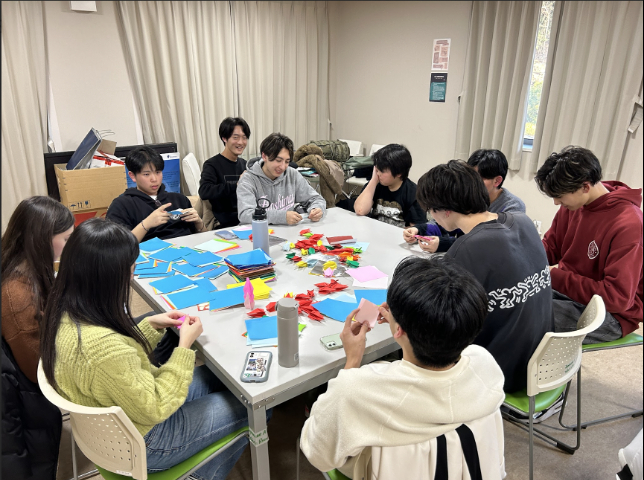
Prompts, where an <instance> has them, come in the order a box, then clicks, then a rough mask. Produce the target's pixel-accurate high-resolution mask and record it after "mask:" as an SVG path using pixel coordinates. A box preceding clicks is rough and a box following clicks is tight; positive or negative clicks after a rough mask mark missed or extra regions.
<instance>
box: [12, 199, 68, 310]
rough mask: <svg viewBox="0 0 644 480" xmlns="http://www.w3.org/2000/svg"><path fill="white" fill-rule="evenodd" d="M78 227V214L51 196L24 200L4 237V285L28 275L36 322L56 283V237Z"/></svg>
mask: <svg viewBox="0 0 644 480" xmlns="http://www.w3.org/2000/svg"><path fill="white" fill-rule="evenodd" d="M73 226H74V215H73V214H72V212H70V211H69V209H68V208H67V207H66V206H65V205H63V204H62V203H60V202H58V201H56V200H54V199H53V198H51V197H45V196H34V197H29V198H26V199H24V200H23V201H22V202H20V203H19V204H18V206H17V207H16V209H15V210H14V211H13V214H11V218H10V219H9V223H8V225H7V229H6V230H5V232H4V234H3V235H2V283H3V284H4V283H5V282H7V281H9V280H11V279H12V278H16V277H19V276H24V277H26V278H27V279H28V281H29V284H30V285H31V288H32V289H33V295H34V304H35V306H36V320H37V321H38V322H40V321H41V312H42V311H43V310H44V309H45V303H46V302H47V297H48V296H49V292H50V290H51V288H52V286H53V284H54V278H55V276H54V260H55V259H54V248H53V246H52V238H53V237H54V235H58V234H60V233H64V232H66V231H67V230H69V229H70V228H72V227H73Z"/></svg>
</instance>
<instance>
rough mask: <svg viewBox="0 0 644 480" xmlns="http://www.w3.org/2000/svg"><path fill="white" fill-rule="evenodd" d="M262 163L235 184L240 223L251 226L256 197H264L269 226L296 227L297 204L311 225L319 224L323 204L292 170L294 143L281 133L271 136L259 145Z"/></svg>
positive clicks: (257, 163) (300, 218) (258, 163)
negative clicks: (266, 200) (266, 203)
mask: <svg viewBox="0 0 644 480" xmlns="http://www.w3.org/2000/svg"><path fill="white" fill-rule="evenodd" d="M259 148H260V151H261V153H262V158H261V160H259V161H257V162H254V163H253V164H252V165H251V166H250V167H249V168H248V170H247V171H246V172H245V173H244V175H243V176H242V177H241V179H240V180H239V184H238V185H237V206H238V210H239V222H240V223H251V221H252V217H253V212H254V211H255V208H257V200H258V199H259V198H267V199H268V200H269V202H270V206H269V207H268V211H267V218H268V223H271V224H273V225H295V224H297V223H299V222H300V221H301V220H302V215H301V214H300V213H298V212H297V211H295V207H296V205H297V204H299V205H300V206H301V207H302V208H303V210H304V211H306V212H307V213H308V217H309V219H310V220H311V221H312V222H318V221H320V220H321V219H322V217H323V216H324V213H325V212H326V202H325V200H324V198H322V196H321V195H320V194H318V193H317V192H316V191H315V189H314V188H313V187H312V186H311V185H309V183H308V182H307V181H306V179H305V178H304V177H303V176H302V175H301V174H300V172H298V171H297V170H296V169H294V168H289V163H290V161H291V159H292V158H293V141H292V140H291V139H290V138H288V137H287V136H286V135H282V134H281V133H271V134H270V135H269V136H268V137H266V138H265V139H264V140H263V141H262V144H261V145H260V147H259Z"/></svg>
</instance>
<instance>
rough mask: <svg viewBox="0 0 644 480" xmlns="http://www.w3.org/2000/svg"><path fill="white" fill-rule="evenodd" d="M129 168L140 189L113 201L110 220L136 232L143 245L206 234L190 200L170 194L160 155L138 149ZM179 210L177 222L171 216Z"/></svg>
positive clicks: (128, 161)
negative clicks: (197, 233)
mask: <svg viewBox="0 0 644 480" xmlns="http://www.w3.org/2000/svg"><path fill="white" fill-rule="evenodd" d="M125 166H126V167H127V169H128V175H129V176H130V178H131V179H132V180H133V181H134V182H136V187H132V188H128V189H127V190H126V191H125V192H124V193H122V194H121V195H119V196H118V197H116V198H115V199H114V200H113V201H112V203H111V205H110V207H109V208H108V209H107V214H106V217H107V218H108V219H109V220H112V221H114V222H117V223H120V224H121V225H124V226H126V227H127V228H129V229H130V230H132V233H133V234H134V236H135V237H136V238H137V239H138V240H139V242H142V241H147V240H150V239H151V238H155V237H158V238H161V239H167V238H175V237H181V236H184V235H190V234H191V233H196V232H201V231H203V230H204V228H205V226H204V223H203V220H202V219H201V218H200V217H199V214H198V213H197V211H196V210H195V209H194V208H192V204H191V203H190V200H188V198H187V197H186V196H185V195H183V194H181V193H174V192H167V191H166V189H165V185H164V184H163V167H164V162H163V158H162V157H161V154H160V153H158V152H156V151H155V150H153V149H152V148H150V147H148V146H142V147H138V148H135V149H134V150H132V151H131V152H130V153H129V154H128V155H127V157H125ZM177 209H182V213H181V216H180V217H179V218H178V219H175V220H173V219H171V218H170V213H169V212H170V211H172V210H177Z"/></svg>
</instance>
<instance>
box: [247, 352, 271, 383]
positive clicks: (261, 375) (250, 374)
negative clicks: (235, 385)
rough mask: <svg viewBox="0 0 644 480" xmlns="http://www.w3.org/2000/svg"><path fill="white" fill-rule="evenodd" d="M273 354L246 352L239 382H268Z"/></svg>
mask: <svg viewBox="0 0 644 480" xmlns="http://www.w3.org/2000/svg"><path fill="white" fill-rule="evenodd" d="M272 359H273V354H272V353H271V352H267V351H257V352H248V354H247V355H246V361H245V362H244V370H243V371H242V374H241V377H240V378H241V381H242V382H246V383H259V382H265V381H266V380H268V371H269V369H270V368H271V360H272Z"/></svg>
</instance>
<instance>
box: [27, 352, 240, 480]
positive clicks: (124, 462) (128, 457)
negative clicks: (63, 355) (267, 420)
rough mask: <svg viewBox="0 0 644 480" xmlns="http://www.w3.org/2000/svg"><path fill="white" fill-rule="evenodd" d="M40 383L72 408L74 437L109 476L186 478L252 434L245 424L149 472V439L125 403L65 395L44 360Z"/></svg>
mask: <svg viewBox="0 0 644 480" xmlns="http://www.w3.org/2000/svg"><path fill="white" fill-rule="evenodd" d="M38 385H39V386H40V390H41V391H42V393H43V395H44V396H45V397H46V398H47V400H49V401H50V402H51V403H53V404H54V405H56V406H57V407H58V408H61V409H63V410H67V411H68V412H69V416H70V421H71V425H72V436H73V439H75V440H76V443H77V444H78V447H79V448H80V449H81V451H82V452H83V454H84V455H85V456H86V457H87V458H88V459H89V460H90V461H92V462H93V463H94V464H95V465H96V466H97V467H99V472H100V473H101V475H102V476H103V478H105V479H106V480H112V479H125V478H126V477H132V478H134V479H136V480H146V479H148V478H149V479H153V478H164V479H167V478H168V477H169V476H170V475H171V476H172V478H173V479H176V480H182V479H185V478H187V477H188V476H189V475H190V474H191V473H192V472H194V471H195V470H197V469H198V468H199V467H201V466H202V465H203V464H205V463H207V462H208V461H210V460H212V459H213V458H214V457H216V456H217V455H219V454H220V453H222V452H223V451H225V450H226V449H227V448H228V447H230V446H232V445H233V444H234V443H235V442H236V441H237V440H238V439H240V438H241V437H245V436H248V427H244V428H241V429H240V430H238V431H236V432H234V433H232V434H230V435H228V436H227V437H224V438H223V439H221V440H219V441H218V442H216V443H214V444H213V445H211V446H210V447H207V448H205V449H203V450H202V451H201V452H198V453H197V454H195V455H193V456H192V457H190V458H188V459H186V460H184V461H183V462H182V463H180V464H178V465H175V466H174V467H172V468H171V469H168V470H164V471H163V472H158V473H151V474H150V475H148V472H147V457H146V451H145V441H144V440H143V436H142V435H141V433H140V432H139V431H138V430H137V429H136V427H135V426H134V424H133V423H132V421H131V420H130V419H129V418H128V416H127V415H126V414H125V412H124V411H123V409H122V408H121V407H85V406H83V405H78V404H76V403H73V402H70V401H69V400H66V399H64V398H63V397H61V396H60V395H59V394H58V392H56V390H54V388H53V387H52V386H51V385H50V384H49V381H48V380H47V377H46V376H45V371H44V370H43V366H42V360H41V361H40V362H39V363H38ZM113 472H116V473H113ZM74 477H76V472H74Z"/></svg>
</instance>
